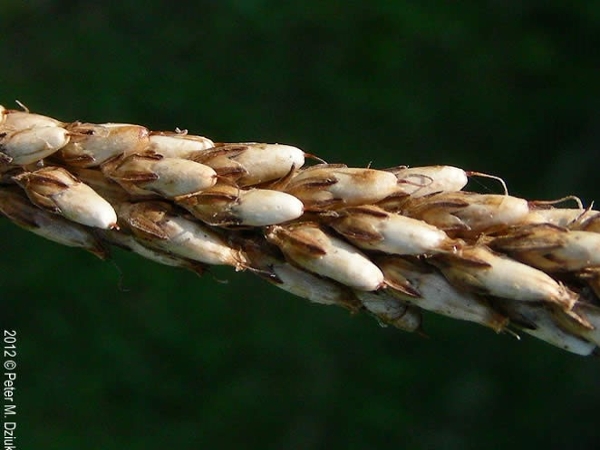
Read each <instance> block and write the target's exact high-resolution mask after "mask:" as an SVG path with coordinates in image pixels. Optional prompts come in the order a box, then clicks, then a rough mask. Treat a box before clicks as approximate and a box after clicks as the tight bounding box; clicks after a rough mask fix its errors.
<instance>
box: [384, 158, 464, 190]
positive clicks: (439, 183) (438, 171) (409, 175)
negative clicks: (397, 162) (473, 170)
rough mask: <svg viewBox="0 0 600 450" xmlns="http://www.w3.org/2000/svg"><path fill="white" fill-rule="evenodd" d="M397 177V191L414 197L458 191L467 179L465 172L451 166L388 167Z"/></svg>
mask: <svg viewBox="0 0 600 450" xmlns="http://www.w3.org/2000/svg"><path fill="white" fill-rule="evenodd" d="M388 170H389V171H390V172H391V173H393V174H394V175H396V177H397V178H398V193H400V194H402V195H410V196H412V197H414V198H417V197H424V196H426V195H430V194H434V193H437V192H453V191H460V190H461V189H462V188H463V187H465V186H466V185H467V183H468V181H469V178H468V176H467V172H465V171H464V170H462V169H459V168H458V167H452V166H425V167H410V168H408V167H398V168H392V169H388Z"/></svg>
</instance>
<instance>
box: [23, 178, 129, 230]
mask: <svg viewBox="0 0 600 450" xmlns="http://www.w3.org/2000/svg"><path fill="white" fill-rule="evenodd" d="M14 180H15V181H16V182H17V183H19V184H20V185H21V186H22V187H23V189H25V192H26V193H27V196H28V197H29V199H30V200H31V201H32V202H33V203H35V204H36V205H37V206H39V207H40V208H45V209H47V210H49V211H50V212H53V213H56V214H60V215H62V216H63V217H66V218H67V219H69V220H72V221H74V222H77V223H80V224H82V225H87V226H89V227H97V228H105V229H106V228H115V227H116V226H117V215H116V213H115V210H114V209H113V207H112V206H111V205H110V203H108V202H107V201H106V200H104V199H103V198H102V197H101V196H100V195H98V194H97V193H96V192H95V191H94V190H93V189H92V188H91V187H89V186H87V185H86V184H85V183H82V182H81V181H79V180H78V179H77V178H76V177H74V176H73V175H71V174H70V173H69V172H68V171H67V170H65V169H63V168H60V167H46V168H44V169H40V170H37V171H35V172H25V173H23V174H21V175H18V176H16V177H14Z"/></svg>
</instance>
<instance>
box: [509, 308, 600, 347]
mask: <svg viewBox="0 0 600 450" xmlns="http://www.w3.org/2000/svg"><path fill="white" fill-rule="evenodd" d="M502 310H503V311H504V312H506V314H507V315H508V316H509V318H510V320H511V324H514V325H517V326H518V327H519V328H520V329H521V330H523V331H524V332H525V333H527V334H530V335H532V336H534V337H536V338H538V339H540V340H542V341H544V342H547V343H549V344H551V345H554V346H556V347H559V348H562V349H563V350H566V351H568V352H571V353H574V354H576V355H580V356H588V355H590V354H592V352H593V351H594V350H595V349H596V345H595V344H594V343H592V342H589V341H588V340H586V339H584V338H582V337H580V336H578V335H574V334H572V333H570V332H568V331H565V330H564V329H563V328H562V327H561V326H559V325H557V323H556V319H555V315H554V314H553V313H552V312H551V311H549V310H548V309H547V308H545V307H543V306H540V305H535V304H531V303H523V302H518V301H511V300H505V301H503V302H502Z"/></svg>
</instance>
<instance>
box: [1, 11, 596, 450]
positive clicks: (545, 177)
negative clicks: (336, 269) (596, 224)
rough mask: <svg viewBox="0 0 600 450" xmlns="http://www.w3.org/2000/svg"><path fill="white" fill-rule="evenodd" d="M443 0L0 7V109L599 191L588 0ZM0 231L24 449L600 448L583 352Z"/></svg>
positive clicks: (592, 385)
mask: <svg viewBox="0 0 600 450" xmlns="http://www.w3.org/2000/svg"><path fill="white" fill-rule="evenodd" d="M437 3H438V4H437V5H436V4H435V2H434V3H432V4H430V5H431V6H425V5H421V4H420V3H419V2H387V1H383V0H377V1H370V2H366V1H365V2H319V1H314V0H306V1H304V2H288V3H285V2H274V1H258V0H256V1H251V0H245V1H243V0H241V1H240V0H238V1H233V0H230V1H218V2H217V1H206V0H205V1H198V2H190V3H186V4H184V3H179V4H177V3H174V2H158V1H141V0H122V1H120V2H118V3H117V2H114V3H109V2H78V1H66V0H65V1H52V0H46V1H41V0H38V1H30V2H22V1H17V0H4V1H3V2H1V3H0V36H1V37H0V61H2V70H1V71H0V103H2V104H4V105H5V106H11V105H12V102H13V100H14V99H19V100H21V101H22V102H24V103H25V104H26V105H27V106H29V107H30V108H31V109H32V110H34V111H36V112H40V113H47V114H50V115H53V116H56V117H58V118H61V119H65V120H75V119H81V120H89V121H96V122H103V121H113V122H117V121H124V122H135V123H142V124H145V125H147V126H149V127H151V128H154V129H173V128H174V127H176V126H177V127H180V128H188V129H190V130H191V131H193V132H194V133H198V134H201V133H204V134H206V135H207V136H210V137H211V138H213V139H215V140H220V141H252V140H257V141H268V142H286V143H291V144H294V145H297V146H300V147H302V148H304V149H305V150H306V151H308V152H311V153H315V154H318V155H320V156H321V157H323V158H324V159H326V160H327V161H329V162H344V163H347V164H350V165H354V166H366V165H368V164H370V163H372V164H373V166H374V167H387V166H392V165H399V164H408V165H426V164H441V163H444V164H453V165H458V166H461V167H463V168H466V169H472V170H479V171H484V172H489V173H494V174H497V175H501V176H503V177H504V178H505V179H506V181H507V183H508V184H509V187H510V188H511V192H512V193H513V194H514V195H520V196H525V197H528V198H535V199H542V198H544V199H550V198H556V197H559V196H563V195H566V194H571V193H574V194H579V195H580V196H581V197H582V198H583V199H584V200H585V201H586V202H588V203H589V201H591V200H593V199H594V198H596V199H598V198H600V183H599V182H598V168H597V167H596V165H595V163H596V162H597V161H598V148H599V145H600V132H599V130H600V108H599V105H600V84H599V83H598V67H600V56H599V54H598V48H600V4H598V3H595V2H575V3H568V2H557V1H554V2H537V1H524V2H510V1H509V2H504V1H487V2H472V3H470V4H467V3H465V4H458V3H456V4H455V3H452V2H449V3H443V2H437ZM112 4H114V5H115V6H109V5H112ZM477 189H484V190H485V189H487V188H486V187H485V186H483V187H482V186H477ZM489 189H490V190H492V191H497V189H498V188H497V186H494V185H493V184H490V186H489ZM0 231H1V233H2V238H1V239H0V271H1V272H0V296H1V298H0V320H1V323H2V325H3V326H4V327H5V328H8V329H16V330H17V332H18V339H19V341H18V352H19V354H18V359H17V361H18V363H19V366H18V369H17V370H18V381H17V391H16V394H15V397H16V400H17V404H18V416H17V421H18V429H17V434H18V436H19V438H18V439H19V440H18V444H19V445H20V446H22V448H32V449H34V448H35V449H42V448H43V449H59V448H60V449H76V448H77V449H78V448H86V449H107V448H124V449H149V448H150V449H151V448H165V447H167V446H169V447H172V448H233V446H236V447H238V448H260V449H265V448H282V449H284V448H290V449H308V448H310V449H321V448H322V449H325V448H328V449H329V448H344V449H363V448H388V447H389V448H407V449H413V448H414V449H420V448H435V447H437V448H446V449H452V448H457V449H458V448H460V449H471V448H472V449H480V448H507V447H510V448H513V449H517V448H521V447H522V448H544V447H546V448H550V447H558V446H560V447H565V446H568V448H589V447H591V446H595V445H597V442H598V439H597V438H598V435H599V434H600V433H599V432H598V426H597V418H596V414H595V412H596V409H597V407H598V405H600V385H599V384H598V374H599V372H600V369H599V363H598V361H597V360H594V359H583V358H578V357H575V356H571V355H569V354H567V353H564V352H562V351H560V350H557V349H554V348H551V347H549V346H547V345H545V344H543V343H540V342H537V341H535V340H533V339H527V338H526V337H525V338H524V340H523V341H521V342H517V341H516V340H515V339H513V338H511V337H509V336H496V335H494V334H493V333H492V332H490V331H487V330H484V329H481V328H477V327H476V326H473V325H467V324H462V323H458V322H453V321H450V320H445V319H439V318H436V317H429V316H428V317H427V318H428V319H429V320H427V328H426V332H427V334H428V336H429V337H428V338H424V337H421V336H414V335H407V334H403V333H401V332H400V331H397V330H393V329H382V328H380V327H379V326H378V325H377V323H376V322H375V321H373V320H371V319H370V318H368V317H366V316H356V317H354V316H350V315H349V314H348V313H346V312H344V311H342V310H336V309H333V308H326V307H320V306H313V305H310V304H309V303H307V302H306V301H302V300H299V299H296V298H293V297H291V296H289V295H287V294H285V293H282V292H279V291H277V290H276V289H275V288H273V287H271V286H269V285H267V284H266V283H264V282H262V281H260V280H258V279H255V278H254V277H252V276H251V275H248V274H235V273H234V272H233V271H230V270H215V271H214V272H213V273H212V274H209V275H207V276H204V277H203V278H198V277H196V276H195V275H193V274H191V273H185V272H181V271H177V270H174V269H171V268H167V267H161V266H157V265H155V264H153V263H150V262H147V261H145V260H143V259H141V258H138V257H136V256H134V255H130V254H127V253H124V252H120V251H116V252H115V254H114V258H113V261H114V262H113V263H102V262H100V261H97V260H95V259H94V258H93V257H92V256H89V255H87V254H84V253H82V252H81V251H77V250H72V249H67V248H62V247H60V246H58V245H55V244H52V243H49V242H46V241H44V240H42V239H41V238H37V237H35V236H33V235H30V234H28V233H26V232H23V231H21V230H19V229H17V228H16V227H14V226H12V225H10V224H9V223H8V222H7V221H3V220H0ZM221 280H228V283H227V284H223V283H221V282H220V281H221Z"/></svg>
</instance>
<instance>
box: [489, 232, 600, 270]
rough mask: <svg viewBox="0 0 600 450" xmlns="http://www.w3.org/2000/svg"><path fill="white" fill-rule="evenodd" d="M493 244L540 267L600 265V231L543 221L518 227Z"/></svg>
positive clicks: (570, 267) (566, 268) (573, 268)
mask: <svg viewBox="0 0 600 450" xmlns="http://www.w3.org/2000/svg"><path fill="white" fill-rule="evenodd" d="M491 246H492V248H494V249H496V250H498V251H502V252H504V253H509V254H510V255H511V256H512V257H514V258H515V259H518V260H519V261H522V262H524V263H526V264H529V265H531V266H534V267H537V268H539V269H542V270H545V271H550V272H557V271H579V270H583V269H586V268H590V267H599V266H600V234H598V233H591V232H588V231H577V230H574V231H571V230H568V229H566V228H560V227H557V226H553V225H548V224H541V225H533V226H525V227H517V228H516V229H515V230H513V231H512V232H510V233H508V234H507V235H505V236H501V237H499V238H496V239H494V241H493V242H492V243H491Z"/></svg>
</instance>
